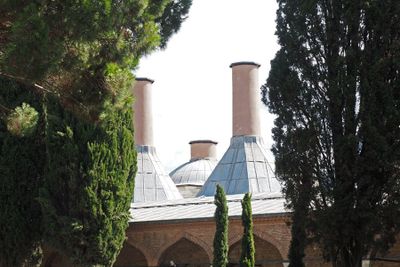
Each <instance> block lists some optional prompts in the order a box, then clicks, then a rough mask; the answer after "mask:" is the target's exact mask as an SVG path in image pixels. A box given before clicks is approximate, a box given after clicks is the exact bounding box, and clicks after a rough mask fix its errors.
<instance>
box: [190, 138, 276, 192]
mask: <svg viewBox="0 0 400 267" xmlns="http://www.w3.org/2000/svg"><path fill="white" fill-rule="evenodd" d="M217 184H220V185H221V186H222V187H223V188H224V190H225V193H226V194H227V195H233V194H243V193H247V192H250V193H274V192H280V191H281V186H280V184H279V182H278V180H277V179H276V178H275V175H274V172H273V170H272V168H271V166H270V164H269V162H268V160H267V157H266V151H265V149H264V143H263V139H262V137H260V136H247V135H243V136H233V137H232V138H231V143H230V146H229V148H228V150H227V151H226V152H225V154H224V156H223V157H222V159H221V160H220V161H219V163H218V165H217V166H216V167H215V169H214V171H213V172H212V173H211V175H210V177H209V178H208V179H207V181H206V182H205V184H204V186H203V187H202V189H201V190H200V192H199V193H198V194H197V196H213V195H214V194H215V189H216V185H217Z"/></svg>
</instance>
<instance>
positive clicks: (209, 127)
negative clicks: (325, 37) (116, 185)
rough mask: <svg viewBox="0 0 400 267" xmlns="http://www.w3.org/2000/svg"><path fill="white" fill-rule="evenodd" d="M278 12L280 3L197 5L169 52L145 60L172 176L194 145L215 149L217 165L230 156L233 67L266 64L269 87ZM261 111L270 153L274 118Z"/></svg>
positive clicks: (226, 0) (160, 149)
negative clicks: (205, 143) (209, 143)
mask: <svg viewBox="0 0 400 267" xmlns="http://www.w3.org/2000/svg"><path fill="white" fill-rule="evenodd" d="M276 9H277V4H276V1H275V0H193V5H192V7H191V9H190V12H189V18H188V19H187V20H186V21H185V22H184V23H183V24H182V27H181V29H180V31H179V32H178V33H177V34H175V35H174V36H173V37H172V38H171V39H170V41H169V43H168V46H167V48H166V49H165V50H163V51H158V52H155V53H152V54H151V55H150V56H148V57H146V58H144V59H142V60H141V62H140V65H139V68H138V70H137V71H135V74H136V77H147V78H151V79H154V80H155V82H154V84H153V123H154V125H153V129H154V140H155V146H156V148H157V153H158V156H159V158H160V160H161V162H162V163H163V164H164V167H165V169H166V170H167V171H168V172H170V171H172V170H173V169H174V168H176V167H177V166H179V165H180V164H182V163H184V162H187V161H188V160H189V159H190V146H189V144H188V142H189V141H191V140H197V139H211V140H214V141H217V142H218V146H217V154H218V159H220V158H221V157H222V156H223V154H224V153H225V151H226V149H227V148H228V146H229V142H230V138H231V136H232V77H231V69H230V68H229V65H230V64H231V63H232V62H237V61H254V62H257V63H260V64H261V67H260V69H259V79H260V80H259V85H260V86H261V85H262V84H264V83H265V81H266V79H267V77H268V72H269V69H270V61H271V60H272V59H273V57H274V55H275V53H276V51H277V50H278V48H279V46H278V44H277V40H276V37H275V35H274V32H275V17H276V16H275V12H276ZM260 92H261V91H260ZM260 102H261V94H260ZM260 106H261V108H262V110H261V112H260V114H261V126H262V136H263V138H264V142H265V145H266V146H267V150H268V151H269V148H270V147H271V145H272V138H271V128H272V126H273V116H272V115H270V114H268V112H267V109H266V107H265V106H264V105H263V104H261V105H260ZM270 159H271V161H273V156H272V153H271V154H270Z"/></svg>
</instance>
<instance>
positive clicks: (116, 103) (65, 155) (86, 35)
mask: <svg viewBox="0 0 400 267" xmlns="http://www.w3.org/2000/svg"><path fill="white" fill-rule="evenodd" d="M190 5H191V1H190V0H178V1H172V0H161V1H158V0H150V1H136V0H127V1H111V0H105V1H97V0H85V1H72V2H71V1H69V2H62V1H22V2H21V1H13V0H4V1H1V9H0V17H1V21H0V77H2V79H5V78H4V77H6V78H9V79H11V80H13V83H15V84H23V85H24V86H25V87H24V89H25V92H22V93H21V95H24V94H26V95H30V94H31V93H33V94H34V95H36V97H35V99H34V100H32V102H30V101H27V100H26V101H25V100H24V101H22V102H21V101H19V102H18V101H17V100H15V102H16V104H15V103H14V102H13V101H14V100H13V99H10V98H6V97H4V98H3V97H0V104H1V105H0V116H1V120H2V122H1V123H2V126H0V128H1V129H0V131H3V132H2V134H4V136H5V138H4V139H2V140H1V141H0V143H1V144H0V145H1V146H2V148H1V149H2V158H1V159H0V161H1V162H0V165H2V166H3V167H4V168H3V169H0V171H1V177H2V178H3V177H5V176H7V178H6V179H2V183H3V182H4V186H3V187H2V188H1V189H0V193H1V194H2V195H0V198H1V200H0V201H1V202H0V203H1V204H4V206H2V209H3V211H2V212H3V213H1V212H0V216H1V217H3V215H4V217H6V216H8V215H10V214H16V215H15V216H14V217H9V218H8V219H7V220H6V219H5V220H4V221H2V222H0V224H1V223H3V222H4V223H8V222H14V223H15V224H16V222H17V221H18V222H19V223H20V225H18V227H17V226H16V227H15V229H16V230H17V229H21V231H20V234H21V235H23V234H25V233H26V235H25V237H26V238H21V242H22V241H24V240H25V241H26V240H29V242H26V246H27V248H28V249H25V247H24V246H21V242H19V241H18V242H17V241H15V242H14V241H13V242H8V241H9V240H14V239H15V238H16V237H17V236H18V234H15V232H14V231H7V229H8V228H7V227H10V225H12V224H8V225H7V227H4V228H2V229H0V237H2V238H0V248H3V247H4V248H5V250H2V251H1V252H0V257H4V258H3V259H0V263H3V262H5V263H10V264H11V266H21V265H22V264H24V262H27V261H26V260H27V259H29V258H31V256H32V255H34V254H35V253H34V252H35V251H36V250H35V249H34V248H37V247H39V246H40V244H41V243H45V244H46V245H49V246H50V247H51V248H52V249H56V250H58V252H60V253H62V254H65V255H66V256H67V258H69V259H70V260H71V261H72V262H73V264H74V266H79V265H81V266H94V265H103V266H110V265H111V264H112V263H113V261H114V260H115V257H116V255H117V254H118V252H119V250H120V248H121V247H122V244H123V240H124V238H125V229H126V227H127V225H128V219H129V206H130V205H129V204H130V200H131V199H132V194H133V177H134V173H135V168H134V166H135V164H136V161H135V148H134V143H133V126H132V114H131V110H130V109H131V106H130V101H131V96H130V90H129V88H130V86H131V85H132V81H133V77H132V73H131V70H132V69H134V68H135V67H137V65H138V62H139V59H140V58H141V57H142V56H143V55H145V54H148V53H150V52H152V51H154V50H155V49H157V48H159V47H161V46H165V43H166V42H167V40H168V39H169V37H170V36H171V35H172V34H173V33H175V32H176V31H177V30H178V29H179V27H180V24H181V23H182V21H183V20H184V19H185V18H186V15H187V12H188V10H189V7H190ZM3 89H4V87H3V86H1V90H3ZM5 89H7V88H5ZM5 91H7V90H5ZM1 93H3V91H2V92H1ZM20 99H24V96H21V97H20ZM3 100H4V101H3ZM24 102H25V103H24ZM37 131H39V132H37ZM8 135H10V137H7V136H8ZM11 135H13V136H11ZM15 135H16V136H18V138H21V140H22V141H18V142H17V139H15V138H16V137H15V138H14V136H15ZM3 140H4V144H3ZM18 140H19V139H18ZM29 142H30V143H29ZM20 144H21V145H20ZM23 144H25V147H23V146H22V145H23ZM35 145H36V146H35ZM25 149H27V150H25ZM28 149H30V150H28ZM3 150H4V152H3ZM27 151H29V153H28V152H27ZM19 154H23V156H21V157H18V160H16V159H15V156H16V155H19ZM7 155H9V157H8V156H7ZM13 160H14V161H16V162H15V163H13V164H10V166H8V167H7V166H6V165H7V164H8V163H10V162H12V161H13ZM17 163H19V164H21V165H22V166H25V167H26V168H31V170H30V171H31V173H28V171H26V170H24V169H22V168H17V166H18V165H17ZM39 163H43V164H42V165H41V164H39ZM33 166H34V167H36V168H37V169H38V170H34V168H33ZM0 168H1V167H0ZM35 171H38V172H39V174H38V175H36V173H35ZM40 171H42V172H40ZM19 172H21V173H19ZM30 175H32V177H30ZM14 185H15V186H19V185H20V189H21V192H18V194H15V198H13V197H14V196H12V197H11V198H10V200H7V198H9V195H10V193H11V192H13V191H12V187H13V186H14ZM24 188H25V189H24ZM26 188H27V189H26ZM24 190H28V191H29V190H30V191H29V192H26V194H25V195H24V194H23V192H24ZM14 191H17V189H14ZM19 196H21V199H22V200H19V199H18V197H19ZM39 204H40V206H39ZM17 207H22V208H21V209H20V210H21V212H22V211H25V210H27V209H29V212H27V213H26V218H25V219H21V216H22V215H21V214H19V213H18V212H13V209H16V208H17ZM38 207H40V208H41V209H40V210H41V212H38V210H37V209H35V208H38ZM30 212H32V213H33V214H35V216H36V217H35V219H34V220H32V221H29V220H31V219H32V218H31V214H30ZM32 216H33V215H32ZM12 220H14V221H12ZM40 221H42V222H43V223H42V224H41V226H42V227H43V229H42V232H43V233H42V232H41V231H39V227H36V226H37V224H36V223H37V222H40ZM28 224H30V225H28ZM33 228H35V230H37V231H33V230H32V229H33ZM27 229H31V230H32V231H31V232H28V230H27ZM36 240H38V242H36ZM41 241H42V242H41ZM31 243H32V244H33V243H34V244H35V245H34V246H32V245H31ZM32 247H33V249H31V248H32ZM10 251H11V252H12V251H14V252H13V253H8V252H10ZM17 251H21V253H19V254H18V253H17ZM22 251H24V253H22ZM29 251H30V252H29ZM3 252H4V253H3ZM25 252H26V253H25ZM16 254H18V255H16ZM29 254H30V255H29ZM24 255H25V256H24ZM21 258H25V261H24V260H22V259H21ZM14 263H15V264H14Z"/></svg>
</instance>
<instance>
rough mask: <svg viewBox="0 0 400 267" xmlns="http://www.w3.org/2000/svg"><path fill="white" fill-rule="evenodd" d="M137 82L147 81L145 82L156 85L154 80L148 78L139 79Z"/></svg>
mask: <svg viewBox="0 0 400 267" xmlns="http://www.w3.org/2000/svg"><path fill="white" fill-rule="evenodd" d="M136 81H145V82H150V83H154V80H152V79H149V78H146V77H137V78H136Z"/></svg>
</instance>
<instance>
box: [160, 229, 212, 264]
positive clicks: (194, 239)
mask: <svg viewBox="0 0 400 267" xmlns="http://www.w3.org/2000/svg"><path fill="white" fill-rule="evenodd" d="M184 238H185V239H187V240H189V241H191V242H193V243H194V244H195V245H198V246H199V247H201V248H202V249H203V250H204V251H205V252H206V254H207V256H208V260H209V261H210V262H211V261H212V258H213V253H212V250H211V248H210V246H209V245H208V244H207V243H206V242H205V241H204V240H202V239H200V238H198V237H196V236H194V235H192V234H190V233H187V232H180V233H178V234H177V235H175V236H174V237H173V238H171V239H170V240H168V241H167V242H166V243H164V244H163V245H162V246H161V247H160V249H159V250H158V253H157V255H156V259H157V262H158V265H160V260H161V256H162V255H163V253H164V252H165V251H166V250H167V249H168V248H169V247H171V246H173V245H174V244H175V243H177V242H178V241H180V240H181V239H184Z"/></svg>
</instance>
